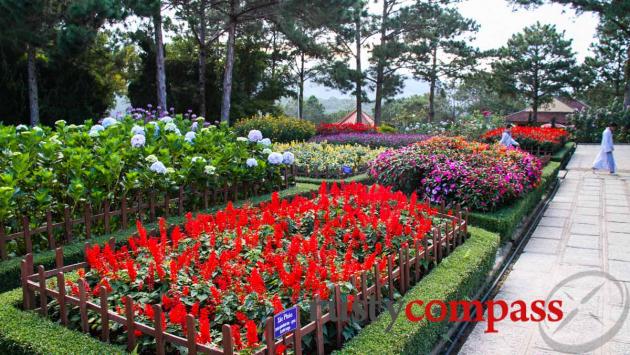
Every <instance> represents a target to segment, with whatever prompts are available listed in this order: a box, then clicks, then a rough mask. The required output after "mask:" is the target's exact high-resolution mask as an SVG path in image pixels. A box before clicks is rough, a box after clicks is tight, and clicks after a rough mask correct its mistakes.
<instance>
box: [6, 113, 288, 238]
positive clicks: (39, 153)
mask: <svg viewBox="0 0 630 355" xmlns="http://www.w3.org/2000/svg"><path fill="white" fill-rule="evenodd" d="M253 135H254V136H255V137H254V138H256V139H258V138H260V139H259V140H260V141H262V140H263V139H264V138H263V137H262V136H259V135H257V134H253ZM282 153H284V152H280V153H275V154H280V159H277V158H275V155H274V154H273V153H272V152H268V151H266V149H265V143H262V142H259V141H254V140H251V139H250V140H248V139H247V138H242V139H239V138H238V137H236V135H235V134H234V133H233V132H231V131H230V130H229V129H228V128H227V126H218V127H215V126H208V127H203V122H202V121H201V122H198V121H195V122H193V121H190V120H188V119H184V118H183V117H181V116H178V117H170V116H166V117H162V118H161V119H159V120H157V121H152V122H148V123H144V122H143V121H142V120H137V119H134V118H133V117H131V116H127V117H125V118H122V119H120V120H117V119H114V118H110V117H108V118H105V119H103V120H102V121H101V122H100V123H99V124H96V123H93V122H91V121H88V122H86V123H85V124H84V125H80V126H77V125H67V124H66V123H65V122H64V121H58V122H57V123H56V126H55V127H54V128H50V127H39V126H36V127H33V128H28V127H25V126H18V127H13V126H3V125H0V174H1V175H0V176H2V179H1V181H0V221H1V223H2V225H1V226H2V227H3V228H5V230H4V231H5V233H11V232H14V231H16V230H21V227H22V226H21V224H20V223H18V222H17V221H20V220H21V219H20V218H19V217H20V216H22V215H23V214H25V213H27V214H28V217H29V218H30V219H31V224H32V226H39V225H40V224H41V223H42V222H43V221H45V213H46V212H47V211H48V210H51V211H53V215H54V216H55V217H54V218H55V221H57V220H60V219H61V218H60V217H58V216H63V210H64V208H65V207H66V206H68V207H70V208H71V213H73V214H74V213H75V212H76V213H77V214H80V213H81V212H82V211H83V208H84V207H83V204H84V203H90V204H91V205H92V206H93V208H94V209H95V210H94V212H98V210H97V209H98V208H100V206H101V205H102V203H103V202H104V201H106V200H107V201H110V203H111V204H112V206H117V204H118V203H119V200H120V197H121V196H125V195H128V196H130V195H132V194H133V195H135V194H138V193H139V194H145V195H146V194H147V193H148V192H149V191H151V190H154V191H156V190H157V191H167V190H169V189H173V188H175V187H176V186H193V185H194V186H195V187H196V188H203V187H208V188H215V187H222V186H224V185H225V184H229V185H233V184H254V183H255V184H258V186H260V187H261V189H263V190H272V188H273V187H275V186H278V185H280V184H281V183H282V173H281V170H282V169H281V168H282V167H283V166H286V165H287V164H285V163H287V162H289V161H291V159H289V158H287V159H285V157H284V156H283V155H282ZM42 238H43V236H42ZM10 243H16V242H15V241H11V242H10ZM35 244H37V243H35ZM9 247H10V248H11V244H10V245H9Z"/></svg>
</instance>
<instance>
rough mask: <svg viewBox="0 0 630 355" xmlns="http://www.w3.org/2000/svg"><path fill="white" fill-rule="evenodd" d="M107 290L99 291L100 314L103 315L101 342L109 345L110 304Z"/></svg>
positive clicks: (102, 287) (101, 288)
mask: <svg viewBox="0 0 630 355" xmlns="http://www.w3.org/2000/svg"><path fill="white" fill-rule="evenodd" d="M107 296H108V295H107V288H105V286H101V287H100V289H99V298H100V301H101V302H100V308H101V310H100V314H101V341H104V342H106V343H109V302H108V301H107Z"/></svg>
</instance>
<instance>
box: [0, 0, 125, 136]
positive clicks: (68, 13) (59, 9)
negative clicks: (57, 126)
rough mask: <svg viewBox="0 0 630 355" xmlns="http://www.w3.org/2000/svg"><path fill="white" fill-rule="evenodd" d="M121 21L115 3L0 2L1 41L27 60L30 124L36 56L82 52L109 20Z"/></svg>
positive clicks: (35, 105) (34, 111)
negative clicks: (13, 47)
mask: <svg viewBox="0 0 630 355" xmlns="http://www.w3.org/2000/svg"><path fill="white" fill-rule="evenodd" d="M120 17H122V9H121V7H120V4H119V3H117V2H116V1H108V0H71V1H62V0H0V27H2V31H0V39H2V40H3V41H6V43H11V44H12V45H13V46H15V47H16V48H19V49H20V50H23V51H24V52H25V54H26V58H27V73H28V98H29V110H30V123H31V125H36V124H37V123H39V120H40V117H39V93H38V91H39V85H38V81H37V56H38V55H39V54H44V53H45V52H47V51H51V50H55V51H59V52H61V53H64V52H65V53H77V52H81V51H84V50H85V49H86V48H87V47H88V46H89V44H90V43H92V41H93V40H94V39H95V38H96V34H97V31H98V29H99V28H100V27H101V26H102V25H103V24H104V23H105V22H106V21H108V20H111V19H116V18H120Z"/></svg>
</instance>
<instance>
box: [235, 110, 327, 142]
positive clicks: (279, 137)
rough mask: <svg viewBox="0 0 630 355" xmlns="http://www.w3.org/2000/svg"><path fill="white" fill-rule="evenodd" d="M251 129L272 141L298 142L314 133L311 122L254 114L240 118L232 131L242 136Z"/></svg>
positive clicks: (281, 116)
mask: <svg viewBox="0 0 630 355" xmlns="http://www.w3.org/2000/svg"><path fill="white" fill-rule="evenodd" d="M253 129H257V130H259V131H261V132H262V134H263V137H265V138H269V139H271V141H272V142H274V143H289V142H292V141H298V142H300V141H305V140H308V139H309V138H311V137H313V136H314V135H315V125H314V124H313V123H311V122H309V121H306V120H301V119H299V118H294V117H288V116H284V115H277V116H272V115H265V116H254V117H251V118H246V119H243V120H240V121H239V122H237V123H236V125H234V131H235V132H236V133H237V134H238V135H240V136H244V137H245V136H247V134H248V133H249V131H251V130H253Z"/></svg>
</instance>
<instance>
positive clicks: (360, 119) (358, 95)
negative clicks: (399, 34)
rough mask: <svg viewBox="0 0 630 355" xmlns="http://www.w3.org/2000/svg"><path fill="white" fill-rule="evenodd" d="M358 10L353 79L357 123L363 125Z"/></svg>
mask: <svg viewBox="0 0 630 355" xmlns="http://www.w3.org/2000/svg"><path fill="white" fill-rule="evenodd" d="M359 10H360V9H357V13H356V19H355V25H356V28H355V34H354V40H355V44H356V51H357V53H356V56H355V59H356V78H355V86H356V91H355V95H356V99H357V123H363V108H362V105H363V102H362V89H363V80H362V78H361V76H362V74H363V72H362V69H361V12H360V11H359Z"/></svg>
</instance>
